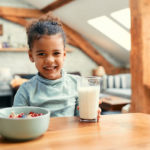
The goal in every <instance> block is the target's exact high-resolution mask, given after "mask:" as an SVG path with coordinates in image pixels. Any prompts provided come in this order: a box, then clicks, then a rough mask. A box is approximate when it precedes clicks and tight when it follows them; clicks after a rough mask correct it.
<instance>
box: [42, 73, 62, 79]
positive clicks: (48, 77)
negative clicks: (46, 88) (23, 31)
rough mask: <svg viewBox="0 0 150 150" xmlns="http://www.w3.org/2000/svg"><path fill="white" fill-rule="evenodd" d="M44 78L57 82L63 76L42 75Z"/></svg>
mask: <svg viewBox="0 0 150 150" xmlns="http://www.w3.org/2000/svg"><path fill="white" fill-rule="evenodd" d="M41 76H42V77H44V78H46V79H48V80H56V79H59V78H61V74H59V75H56V74H55V75H52V74H51V75H41Z"/></svg>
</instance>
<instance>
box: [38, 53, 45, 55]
mask: <svg viewBox="0 0 150 150" xmlns="http://www.w3.org/2000/svg"><path fill="white" fill-rule="evenodd" d="M38 55H39V56H45V55H46V54H45V53H39V54H38Z"/></svg>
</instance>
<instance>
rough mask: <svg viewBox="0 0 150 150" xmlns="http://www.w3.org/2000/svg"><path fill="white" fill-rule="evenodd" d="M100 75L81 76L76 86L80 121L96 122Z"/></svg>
mask: <svg viewBox="0 0 150 150" xmlns="http://www.w3.org/2000/svg"><path fill="white" fill-rule="evenodd" d="M100 80H101V78H100V77H96V76H91V77H82V79H81V81H80V84H79V86H78V94H79V114H80V121H81V122H97V114H98V112H97V111H98V107H99V94H100Z"/></svg>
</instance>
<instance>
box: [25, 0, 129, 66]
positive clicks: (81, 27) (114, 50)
mask: <svg viewBox="0 0 150 150" xmlns="http://www.w3.org/2000/svg"><path fill="white" fill-rule="evenodd" d="M24 1H26V2H28V3H30V4H32V5H33V6H35V7H36V8H39V9H42V8H44V7H45V6H47V5H48V4H50V3H52V2H54V1H55V0H43V1H40V0H24ZM127 7H129V0H75V1H73V2H70V3H69V4H67V5H65V6H63V7H60V8H58V9H56V10H54V11H53V13H54V14H55V15H56V16H58V17H59V18H60V19H61V20H62V21H63V22H64V23H66V24H67V25H69V26H70V27H72V28H73V29H75V30H76V31H77V32H79V33H80V34H81V35H83V36H84V37H86V38H87V39H88V40H90V41H91V43H94V45H95V46H96V47H97V49H98V50H99V52H100V53H101V54H102V55H104V57H106V59H107V60H108V61H110V62H111V63H112V64H113V65H115V66H129V55H130V52H129V51H127V50H126V49H124V48H123V47H121V46H119V45H118V44H117V43H115V42H114V41H112V40H111V39H109V38H108V37H106V36H105V35H104V34H102V33H100V32H98V31H97V30H96V29H94V28H93V27H91V26H90V25H89V24H88V23H87V20H89V19H92V18H96V17H100V16H103V15H105V16H110V13H112V12H114V11H117V10H120V9H124V8H127ZM120 38H121V37H120Z"/></svg>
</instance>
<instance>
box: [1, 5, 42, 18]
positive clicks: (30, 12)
mask: <svg viewBox="0 0 150 150" xmlns="http://www.w3.org/2000/svg"><path fill="white" fill-rule="evenodd" d="M41 15H43V13H42V12H41V11H40V10H38V9H28V8H12V7H4V6H0V16H12V17H25V18H37V17H40V16H41Z"/></svg>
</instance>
